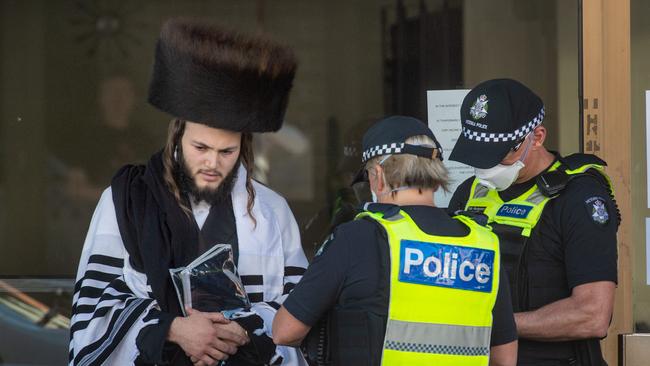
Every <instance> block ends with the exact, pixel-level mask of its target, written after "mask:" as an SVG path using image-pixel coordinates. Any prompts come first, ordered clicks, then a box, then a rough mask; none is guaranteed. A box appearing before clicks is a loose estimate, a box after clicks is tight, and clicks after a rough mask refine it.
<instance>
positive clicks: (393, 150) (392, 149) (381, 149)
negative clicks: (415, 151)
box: [361, 142, 404, 163]
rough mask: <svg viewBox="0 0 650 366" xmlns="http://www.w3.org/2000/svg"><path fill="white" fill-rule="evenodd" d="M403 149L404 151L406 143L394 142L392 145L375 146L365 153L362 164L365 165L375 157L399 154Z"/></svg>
mask: <svg viewBox="0 0 650 366" xmlns="http://www.w3.org/2000/svg"><path fill="white" fill-rule="evenodd" d="M402 149H404V143H403V142H401V143H399V142H393V143H391V144H383V145H377V146H373V147H371V148H369V149H366V150H365V151H364V152H363V155H362V157H361V162H362V163H365V162H366V161H368V160H370V159H372V158H373V157H375V156H380V155H388V154H399V153H401V152H402Z"/></svg>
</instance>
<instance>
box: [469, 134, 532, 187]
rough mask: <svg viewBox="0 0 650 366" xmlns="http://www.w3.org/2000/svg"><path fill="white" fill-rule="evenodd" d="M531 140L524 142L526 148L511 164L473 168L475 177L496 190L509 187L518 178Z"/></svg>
mask: <svg viewBox="0 0 650 366" xmlns="http://www.w3.org/2000/svg"><path fill="white" fill-rule="evenodd" d="M532 142H533V139H530V141H528V143H527V144H526V150H524V153H523V154H522V155H521V157H520V158H519V159H518V160H517V161H515V163H514V164H512V165H503V164H499V165H497V166H495V167H492V168H489V169H479V168H474V174H475V175H476V178H478V180H479V182H480V183H481V184H483V185H484V186H486V187H488V188H490V189H496V190H497V191H503V190H505V189H506V188H508V187H510V186H511V185H512V183H514V182H515V181H516V180H517V178H519V171H521V169H522V168H523V167H525V166H526V165H525V164H524V160H526V156H527V155H528V148H529V147H530V145H531V143H532Z"/></svg>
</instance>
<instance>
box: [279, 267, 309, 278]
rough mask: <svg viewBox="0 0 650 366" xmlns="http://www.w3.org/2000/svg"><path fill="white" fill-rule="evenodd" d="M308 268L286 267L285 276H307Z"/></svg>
mask: <svg viewBox="0 0 650 366" xmlns="http://www.w3.org/2000/svg"><path fill="white" fill-rule="evenodd" d="M305 270H306V268H303V267H291V266H289V267H284V275H285V276H302V275H303V274H305Z"/></svg>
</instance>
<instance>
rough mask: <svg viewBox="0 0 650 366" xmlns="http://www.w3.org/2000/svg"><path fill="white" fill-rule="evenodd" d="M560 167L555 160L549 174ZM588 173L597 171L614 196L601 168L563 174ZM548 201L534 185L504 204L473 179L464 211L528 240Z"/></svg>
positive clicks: (587, 166) (582, 169)
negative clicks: (514, 229) (518, 230)
mask: <svg viewBox="0 0 650 366" xmlns="http://www.w3.org/2000/svg"><path fill="white" fill-rule="evenodd" d="M561 165H562V163H561V162H560V161H559V160H558V161H556V162H555V163H553V165H551V167H550V168H549V169H548V171H549V172H551V171H554V170H557V169H558V168H559V167H560V166H561ZM589 169H596V170H598V171H599V172H600V173H601V175H602V176H604V177H605V178H606V180H607V183H608V185H609V188H610V190H611V192H612V195H613V194H614V190H613V188H612V187H613V186H612V183H611V181H610V179H609V177H608V176H607V174H605V171H604V167H603V166H601V165H597V164H585V165H583V166H581V167H579V168H578V169H573V170H565V171H564V172H565V173H566V174H567V175H574V174H582V173H584V172H586V171H587V170H589ZM551 198H552V197H546V196H544V194H543V193H542V192H541V191H540V190H539V189H538V187H537V184H535V185H533V186H532V187H530V189H529V190H527V191H526V192H524V193H523V194H522V195H521V196H519V197H517V198H515V199H512V200H510V201H508V202H504V201H503V200H502V199H501V197H499V193H498V192H497V191H496V190H494V189H489V188H487V187H486V186H484V185H482V184H481V183H479V180H478V179H477V178H475V179H474V182H472V188H471V190H470V193H469V199H468V200H467V204H466V205H465V209H466V210H467V211H471V212H472V211H473V212H477V211H478V212H482V213H483V214H485V215H486V216H487V217H488V222H489V223H492V222H496V223H497V224H503V225H508V226H515V227H518V228H521V235H522V236H525V237H529V236H530V233H531V231H532V229H533V228H534V227H535V225H537V222H538V221H539V219H540V218H541V217H542V211H544V206H546V204H547V203H548V201H550V200H551Z"/></svg>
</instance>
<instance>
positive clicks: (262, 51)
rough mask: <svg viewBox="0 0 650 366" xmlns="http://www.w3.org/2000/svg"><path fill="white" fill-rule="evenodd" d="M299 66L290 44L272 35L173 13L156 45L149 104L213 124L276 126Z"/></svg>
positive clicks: (265, 128)
mask: <svg viewBox="0 0 650 366" xmlns="http://www.w3.org/2000/svg"><path fill="white" fill-rule="evenodd" d="M296 67H297V61H296V58H295V56H294V54H293V52H292V51H291V49H289V48H287V47H285V46H282V45H280V44H278V43H276V42H274V41H272V40H271V39H268V38H266V37H263V36H255V37H251V36H246V35H242V34H239V33H236V32H233V31H229V30H226V29H223V28H221V27H218V26H216V25H212V24H209V23H206V22H203V21H201V20H196V19H188V18H174V19H171V20H168V21H167V22H165V24H164V25H163V27H162V30H161V32H160V38H159V39H158V44H157V45H156V57H155V61H154V66H153V76H152V79H151V84H150V85H149V103H151V104H152V105H153V106H154V107H156V108H158V109H160V110H162V111H163V112H167V113H169V114H171V115H173V116H174V117H176V118H181V119H184V120H187V121H192V122H198V123H202V124H205V125H208V126H210V127H215V128H221V129H227V130H232V131H241V132H265V131H277V130H278V129H280V127H281V126H282V121H283V119H284V112H285V110H286V108H287V103H288V101H289V91H290V90H291V86H292V84H293V77H294V75H295V73H296Z"/></svg>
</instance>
